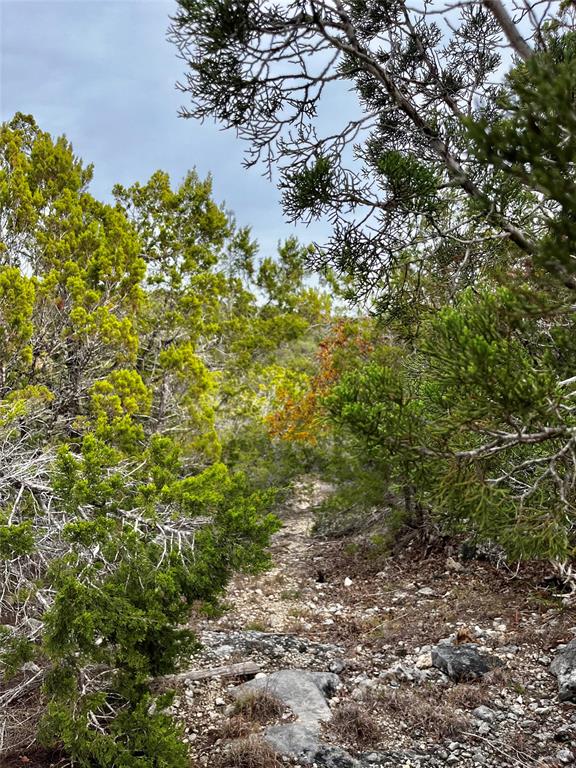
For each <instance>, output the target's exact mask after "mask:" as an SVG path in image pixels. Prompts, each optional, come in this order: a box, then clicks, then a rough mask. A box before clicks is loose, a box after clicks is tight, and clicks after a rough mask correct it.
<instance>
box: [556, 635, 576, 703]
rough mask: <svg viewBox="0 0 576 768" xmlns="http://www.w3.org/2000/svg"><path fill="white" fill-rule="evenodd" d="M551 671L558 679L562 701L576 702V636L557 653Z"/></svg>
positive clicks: (559, 694) (559, 695) (559, 696)
mask: <svg viewBox="0 0 576 768" xmlns="http://www.w3.org/2000/svg"><path fill="white" fill-rule="evenodd" d="M550 671H551V672H552V673H553V674H555V675H556V677H557V679H558V698H559V699H560V701H573V702H575V703H576V637H575V638H574V639H573V640H570V642H569V643H567V645H565V646H564V648H562V649H561V650H560V651H558V652H557V653H556V655H555V657H554V659H553V660H552V663H551V664H550Z"/></svg>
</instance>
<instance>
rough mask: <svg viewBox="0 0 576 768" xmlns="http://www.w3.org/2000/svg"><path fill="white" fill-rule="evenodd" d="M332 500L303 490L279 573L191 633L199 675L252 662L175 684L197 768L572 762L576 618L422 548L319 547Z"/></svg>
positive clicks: (575, 757) (494, 572)
mask: <svg viewBox="0 0 576 768" xmlns="http://www.w3.org/2000/svg"><path fill="white" fill-rule="evenodd" d="M325 492H326V488H323V487H322V486H320V485H318V484H316V485H314V486H309V487H308V488H307V489H306V488H303V489H302V492H301V493H300V495H299V498H298V499H297V501H295V502H294V503H293V504H292V505H290V506H289V507H288V508H287V509H286V511H285V514H284V527H283V529H282V530H281V531H280V532H279V533H278V534H277V535H276V536H275V538H274V542H273V545H272V556H273V563H274V565H273V568H272V569H271V570H269V571H268V572H267V573H265V574H262V575H259V576H257V577H249V576H242V577H238V578H237V579H236V580H235V581H234V582H233V584H232V585H231V587H230V589H229V591H228V594H227V597H226V603H227V605H228V610H227V611H226V612H225V613H224V614H223V616H222V617H221V618H220V619H218V620H216V621H215V620H214V619H210V620H206V619H202V618H201V617H198V619H197V620H196V622H195V628H196V630H197V631H198V633H199V635H200V636H201V638H202V641H203V644H204V648H203V650H202V652H201V654H200V655H199V656H198V657H197V658H196V659H195V660H194V667H195V669H196V670H197V671H198V670H202V669H204V670H206V671H207V670H211V669H214V668H216V667H227V666H230V665H233V664H238V663H240V662H252V664H253V666H252V668H251V669H252V673H251V674H250V675H235V676H234V675H232V676H230V675H228V676H219V677H209V678H207V679H203V680H190V679H185V680H184V681H182V682H181V683H180V684H179V687H178V694H177V696H176V699H175V702H174V711H175V713H176V714H177V716H178V717H179V718H180V719H181V721H182V723H183V725H184V728H185V733H186V736H185V738H186V739H187V741H188V743H189V745H190V753H191V756H192V758H193V763H194V764H196V765H199V766H212V765H217V766H220V767H221V768H274V766H277V765H278V766H279V765H282V764H286V763H288V764H295V765H302V766H303V765H317V766H322V765H323V766H327V767H328V768H368V767H369V766H370V767H372V768H377V767H378V766H383V767H384V766H386V767H388V766H390V767H392V766H394V768H402V767H405V768H408V767H410V768H418V767H420V768H433V767H435V766H444V765H454V766H462V768H467V767H468V766H469V767H470V768H472V767H473V766H474V767H476V766H504V767H506V766H542V767H543V766H565V765H575V764H576V704H574V703H571V702H570V701H561V700H560V697H559V689H558V680H557V675H556V674H554V672H556V673H560V674H561V676H562V675H563V677H562V683H563V686H564V687H563V693H562V695H563V697H566V698H570V697H572V694H574V698H575V699H576V693H575V692H576V671H574V670H576V648H573V646H568V648H567V649H566V644H567V643H568V642H569V641H570V640H571V639H572V638H573V637H575V636H576V615H575V614H574V611H573V610H572V609H570V608H569V607H568V608H567V607H566V606H564V605H563V604H562V602H561V600H560V599H559V598H557V597H555V596H554V590H553V589H552V588H551V587H550V585H548V584H546V583H545V582H544V581H543V575H542V574H541V573H538V572H537V571H535V570H534V571H531V572H525V573H524V572H521V573H511V572H509V571H508V570H506V568H504V567H502V566H500V567H497V566H496V565H495V564H494V563H490V562H481V561H477V560H474V561H470V562H464V561H462V560H461V559H460V558H458V557H457V556H456V554H455V553H453V554H452V555H449V554H447V553H446V552H445V551H442V553H439V552H438V551H435V552H434V553H431V552H428V553H426V552H424V551H422V549H421V548H419V547H417V546H416V545H413V546H412V547H410V546H409V547H407V549H406V550H405V551H404V552H403V553H402V554H401V555H398V554H396V555H395V556H394V557H391V556H386V555H384V554H383V552H382V548H381V547H378V546H373V545H372V546H365V545H364V544H362V543H361V542H351V541H350V540H349V539H347V540H346V542H345V543H342V542H335V541H321V540H317V539H315V538H313V537H312V536H311V526H312V521H313V518H312V513H313V507H314V504H315V503H316V501H317V500H318V498H319V496H320V495H322V494H323V493H325ZM563 649H564V650H563ZM563 654H564V655H563ZM232 669H234V668H232ZM257 669H258V670H259V671H256V670H257ZM206 674H208V671H207V672H206ZM570 686H572V688H571V687H570Z"/></svg>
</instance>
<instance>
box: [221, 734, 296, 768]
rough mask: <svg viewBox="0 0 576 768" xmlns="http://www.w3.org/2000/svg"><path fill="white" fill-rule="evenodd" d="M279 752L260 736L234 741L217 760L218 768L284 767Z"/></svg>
mask: <svg viewBox="0 0 576 768" xmlns="http://www.w3.org/2000/svg"><path fill="white" fill-rule="evenodd" d="M283 766H284V763H283V762H282V761H281V760H280V758H279V757H278V754H277V753H276V752H275V751H274V750H273V749H272V747H270V746H269V745H268V744H266V742H265V741H262V739H260V738H259V737H258V736H254V735H252V736H248V737H247V738H245V739H239V740H238V741H233V742H232V743H231V744H230V745H229V746H228V747H227V748H226V749H225V751H224V752H223V753H222V754H221V755H220V756H219V758H218V760H217V761H216V768H283Z"/></svg>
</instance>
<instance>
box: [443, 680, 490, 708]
mask: <svg viewBox="0 0 576 768" xmlns="http://www.w3.org/2000/svg"><path fill="white" fill-rule="evenodd" d="M444 700H445V701H447V702H448V703H449V704H451V705H452V706H454V707H458V708H459V709H476V707H480V706H482V705H485V706H488V705H489V704H490V702H491V701H492V696H491V695H490V691H489V689H488V686H486V685H483V684H482V683H459V684H458V685H455V686H454V687H453V688H450V690H449V691H447V692H446V696H445V699H444Z"/></svg>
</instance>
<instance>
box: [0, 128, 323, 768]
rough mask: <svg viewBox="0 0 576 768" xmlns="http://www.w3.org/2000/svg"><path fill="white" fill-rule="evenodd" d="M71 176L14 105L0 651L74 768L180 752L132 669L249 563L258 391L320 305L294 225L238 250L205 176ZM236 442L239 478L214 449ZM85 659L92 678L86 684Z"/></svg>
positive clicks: (263, 534) (2, 297)
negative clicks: (31, 689)
mask: <svg viewBox="0 0 576 768" xmlns="http://www.w3.org/2000/svg"><path fill="white" fill-rule="evenodd" d="M91 177H92V168H91V167H90V166H84V165H83V163H82V161H81V160H80V159H79V158H77V157H76V156H75V155H74V153H73V151H72V147H71V146H70V144H69V143H68V142H67V141H66V140H65V139H64V138H61V139H56V140H55V139H53V138H52V137H51V136H49V134H47V133H45V132H43V131H41V130H40V129H39V128H38V126H37V125H36V124H35V122H34V120H33V118H31V117H27V116H24V115H16V117H15V118H14V119H13V120H12V121H11V122H10V123H7V124H4V125H2V126H1V127H0V216H1V217H2V221H3V228H2V234H1V236H2V242H0V461H2V462H3V465H4V466H5V467H6V472H5V473H4V472H3V477H2V481H1V482H0V558H2V559H3V560H4V561H5V565H6V568H7V571H6V573H8V577H7V586H6V588H5V589H4V590H3V596H4V597H5V598H6V602H5V604H0V614H2V615H3V616H4V615H6V616H9V617H14V618H13V619H12V618H10V621H11V623H13V625H14V627H17V628H18V629H17V631H16V634H15V633H14V630H13V628H12V627H11V628H10V629H9V630H6V632H4V631H2V627H1V626H0V660H2V661H3V663H4V666H5V668H6V669H7V670H9V671H10V672H11V673H14V672H17V671H18V665H19V664H20V663H24V662H25V661H29V660H31V659H35V658H40V657H41V658H42V664H43V667H45V668H47V670H48V674H47V678H46V684H45V693H46V696H47V701H48V706H47V711H46V716H45V718H44V721H43V725H42V737H43V739H44V740H45V741H47V742H49V743H51V744H54V743H59V744H63V746H64V748H65V749H66V750H67V751H69V752H70V753H71V755H72V757H73V758H74V760H75V761H76V762H77V763H78V764H79V765H86V766H88V765H90V766H94V767H95V768H96V767H100V768H128V767H129V766H130V768H135V767H136V766H144V765H152V763H153V764H154V765H163V766H165V768H180V767H181V766H182V765H184V764H185V748H184V746H183V744H182V742H181V740H180V739H179V735H178V732H177V730H175V727H174V724H173V723H172V722H171V720H170V718H169V717H168V716H167V715H165V714H163V712H162V710H163V708H164V706H165V704H166V703H167V699H166V698H160V699H158V701H155V700H154V697H153V696H152V694H151V693H150V692H149V691H148V683H149V679H150V678H151V677H153V676H155V675H160V674H165V673H168V672H171V671H173V670H174V669H175V668H176V666H177V664H178V662H179V660H180V659H181V658H182V657H185V656H186V654H188V653H189V652H190V651H191V650H192V648H193V646H194V642H193V638H192V637H191V635H190V633H189V632H188V631H187V630H184V629H182V627H183V625H184V624H185V623H186V621H187V619H188V616H189V613H190V610H191V607H192V606H193V605H194V604H197V603H205V604H207V605H210V604H213V603H214V602H215V601H216V600H217V599H218V596H219V594H220V593H221V592H222V590H223V589H224V587H225V585H226V583H227V580H228V579H229V578H230V575H231V574H232V572H233V571H234V570H237V569H248V570H257V569H258V568H262V567H264V566H265V565H266V564H267V555H266V550H265V548H266V544H267V542H268V539H269V536H270V534H271V533H272V532H273V531H274V530H275V529H276V528H277V526H278V522H277V520H276V519H275V518H274V516H273V515H272V514H271V513H270V508H271V506H272V504H273V501H274V498H275V492H273V491H271V490H262V487H263V486H269V485H270V471H269V468H270V467H272V466H275V465H277V464H278V462H277V459H276V456H274V455H273V454H272V446H271V443H270V441H269V440H268V438H267V435H266V431H265V427H264V425H263V423H262V416H263V414H264V413H265V411H266V407H267V402H268V400H269V396H268V394H267V393H268V391H271V390H272V389H273V388H274V386H275V380H276V379H278V378H290V376H292V375H293V376H295V377H296V378H298V377H299V376H304V375H305V370H306V369H307V368H309V367H310V356H311V355H310V352H311V350H312V349H313V341H312V340H313V337H314V333H315V331H314V330H313V329H314V327H318V326H319V325H320V324H321V323H323V322H325V321H326V320H327V316H328V314H329V300H328V299H327V297H326V296H325V295H324V294H322V292H321V291H319V290H316V289H313V288H310V287H306V285H305V283H304V268H303V258H304V249H302V248H301V247H300V246H299V245H298V243H297V242H296V241H295V240H290V241H288V243H286V244H285V245H284V246H282V247H281V249H280V255H279V258H278V262H277V264H276V262H274V261H273V260H271V259H265V260H263V262H262V263H261V264H260V265H259V264H258V263H257V261H256V252H257V246H256V244H255V243H254V242H253V241H252V240H251V238H250V234H249V231H248V230H247V229H239V228H237V227H236V226H235V224H234V222H233V221H232V219H231V218H230V216H229V215H228V214H227V213H226V212H225V210H224V209H223V208H222V207H220V206H218V205H217V204H216V203H215V202H214V201H213V200H212V197H211V181H210V179H206V180H204V181H202V180H200V179H199V178H198V176H197V175H196V174H195V173H194V172H191V173H189V174H188V175H187V176H186V178H185V179H184V181H183V182H182V184H181V185H180V186H179V187H177V188H176V189H172V187H171V184H170V179H169V177H168V175H167V174H165V173H162V172H157V173H155V174H154V175H153V176H152V178H151V179H150V181H149V182H148V183H146V184H143V185H140V184H136V185H134V186H133V187H130V188H123V187H117V188H116V190H115V194H116V202H115V204H114V205H108V204H105V203H102V202H100V201H98V200H96V199H94V198H93V197H92V195H91V194H90V192H89V189H88V185H89V182H90V180H91ZM292 369H294V371H295V372H294V374H291V373H290V371H291V370H292ZM272 371H273V374H272V373H271V372H272ZM234 441H236V443H235V446H236V447H235V448H234V447H232V448H231V446H232V444H233V443H234ZM239 446H240V447H242V446H250V448H251V449H252V450H256V452H257V453H258V457H259V461H260V468H259V471H258V472H257V473H255V472H253V473H251V480H252V482H251V483H248V481H247V480H246V478H245V477H243V476H242V475H241V474H239V473H238V472H235V471H234V468H231V467H230V466H228V465H227V464H226V463H224V462H223V461H222V456H223V455H224V454H226V458H227V460H228V462H232V463H234V464H236V465H243V462H242V461H241V460H240V459H239V453H241V452H242V451H241V450H240V449H239ZM3 451H4V452H5V453H2V452H3ZM251 455H252V454H251ZM244 464H245V462H244ZM39 547H41V548H42V558H38V557H37V549H38V548H39ZM23 574H25V576H23ZM23 578H24V583H22V579H23ZM4 597H2V598H0V600H3V599H4ZM30 615H32V616H34V617H35V619H36V620H37V621H38V622H40V623H41V626H42V630H41V631H40V632H39V633H38V632H37V633H35V634H34V635H33V637H28V635H26V632H25V631H24V630H25V628H26V627H30V626H32V624H30V623H29V622H28V621H27V618H28V617H29V616H30ZM21 616H25V617H26V621H24V620H22V621H21V620H20V619H19V617H21ZM22 633H23V634H22ZM21 635H22V636H21ZM94 665H103V666H104V667H108V668H109V669H110V670H114V672H113V673H111V674H110V676H109V679H108V682H107V687H105V688H102V689H100V688H99V686H98V685H97V684H96V685H95V686H94V690H93V691H92V692H90V693H86V691H85V685H84V681H85V680H86V674H90V673H87V672H86V670H87V669H89V668H93V667H94ZM88 689H90V686H88Z"/></svg>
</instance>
